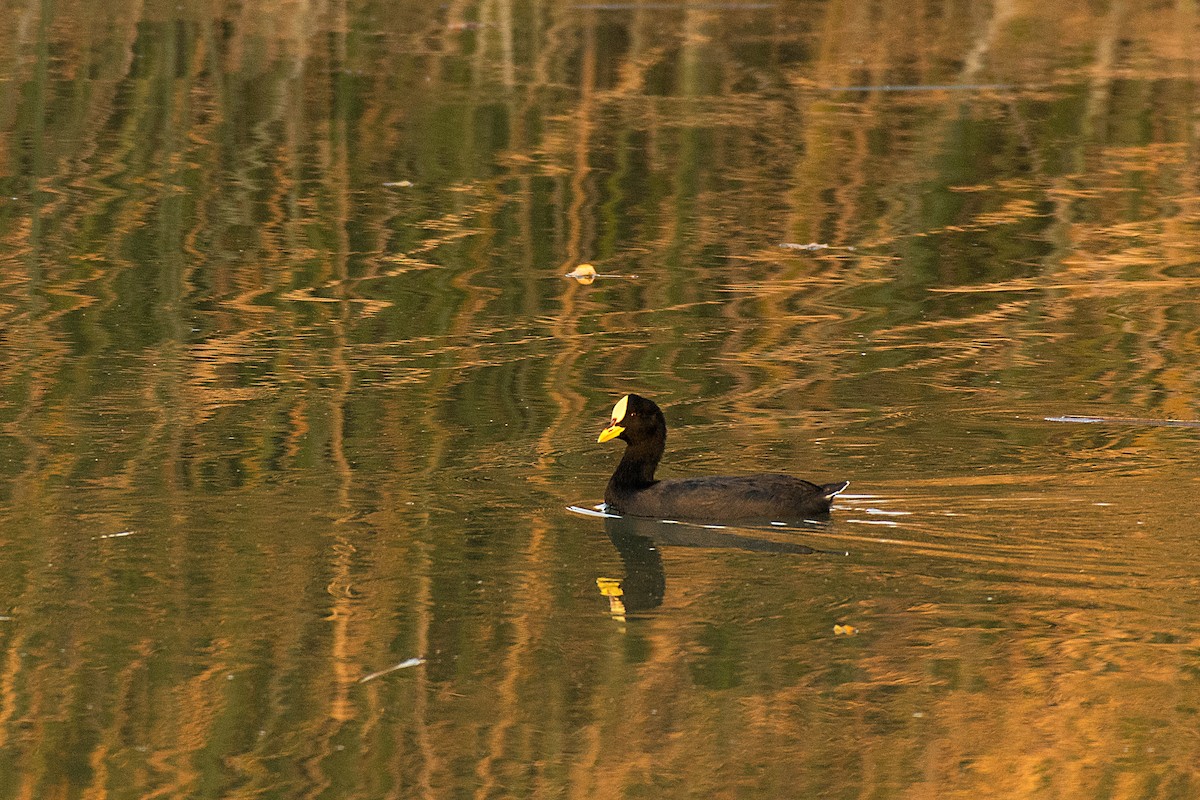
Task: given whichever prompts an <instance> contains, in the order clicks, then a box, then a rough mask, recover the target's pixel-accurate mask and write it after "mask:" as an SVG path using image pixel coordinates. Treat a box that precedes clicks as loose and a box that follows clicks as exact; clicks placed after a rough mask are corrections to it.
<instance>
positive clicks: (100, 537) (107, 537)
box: [92, 531, 133, 541]
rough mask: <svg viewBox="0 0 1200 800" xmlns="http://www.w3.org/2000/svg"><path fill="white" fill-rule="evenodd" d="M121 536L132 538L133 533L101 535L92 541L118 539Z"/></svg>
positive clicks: (122, 532) (94, 537)
mask: <svg viewBox="0 0 1200 800" xmlns="http://www.w3.org/2000/svg"><path fill="white" fill-rule="evenodd" d="M122 536H133V531H120V532H119V533H102V534H100V535H99V536H93V537H92V540H93V541H95V540H97V539H119V538H121V537H122Z"/></svg>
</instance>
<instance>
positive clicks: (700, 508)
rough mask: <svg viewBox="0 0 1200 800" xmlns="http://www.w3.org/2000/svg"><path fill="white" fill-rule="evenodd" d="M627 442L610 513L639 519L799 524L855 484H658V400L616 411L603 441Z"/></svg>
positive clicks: (757, 478) (768, 480)
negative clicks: (617, 440) (656, 473)
mask: <svg viewBox="0 0 1200 800" xmlns="http://www.w3.org/2000/svg"><path fill="white" fill-rule="evenodd" d="M611 439H624V440H625V442H626V446H625V455H624V456H623V457H622V458H621V463H620V464H618V465H617V469H616V471H615V472H614V473H613V475H612V477H611V478H609V480H608V487H607V488H606V489H605V490H604V503H605V506H606V508H607V509H608V510H609V511H612V512H615V513H618V514H626V515H632V516H636V517H658V518H659V519H691V520H712V521H719V520H727V521H728V520H766V521H778V522H794V521H799V520H801V519H803V518H805V517H812V516H816V515H820V514H827V513H829V507H830V505H831V504H832V503H833V498H834V497H836V496H837V495H838V494H840V493H841V492H843V491H844V490H845V489H846V487H847V486H849V485H850V481H841V482H839V483H826V484H823V485H818V484H815V483H809V482H808V481H804V480H800V479H799V478H793V477H792V476H791V475H781V474H778V473H760V474H757V475H739V476H732V475H710V476H706V477H703V478H676V479H671V480H663V481H656V480H655V479H654V470H655V468H656V467H657V466H658V461H659V459H661V458H662V454H663V450H665V449H666V445H667V421H666V419H665V418H664V417H663V413H662V410H661V409H659V407H658V406H657V405H655V403H654V401H652V400H647V399H646V398H644V397H640V396H638V395H636V394H627V395H625V396H624V397H622V398H621V399H620V400H618V401H617V404H616V405H615V406H613V413H612V424H611V425H609V426H608V427H607V428H605V429H604V432H603V433H601V434H600V438H599V439H598V440H597V441H599V442H607V441H609V440H611Z"/></svg>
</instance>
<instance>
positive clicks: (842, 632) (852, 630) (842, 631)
mask: <svg viewBox="0 0 1200 800" xmlns="http://www.w3.org/2000/svg"><path fill="white" fill-rule="evenodd" d="M856 633H858V628H856V627H854V626H853V625H842V624H841V623H838V624H837V625H834V626H833V635H834V636H853V635H854V634H856Z"/></svg>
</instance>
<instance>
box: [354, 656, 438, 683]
mask: <svg viewBox="0 0 1200 800" xmlns="http://www.w3.org/2000/svg"><path fill="white" fill-rule="evenodd" d="M424 663H425V659H423V658H409V659H406V660H404V661H401V662H400V663H399V664H396V665H395V666H391V667H388V668H387V669H381V670H379V672H372V673H371V674H370V675H365V676H363V677H361V678H359V679H358V682H359V683H366V682H367V681H373V680H375V679H376V678H379V677H382V676H384V675H387V674H388V673H389V672H395V671H396V670H398V669H408V668H409V667H419V666H420V665H422V664H424Z"/></svg>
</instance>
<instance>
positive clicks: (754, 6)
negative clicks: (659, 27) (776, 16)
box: [571, 3, 775, 11]
mask: <svg viewBox="0 0 1200 800" xmlns="http://www.w3.org/2000/svg"><path fill="white" fill-rule="evenodd" d="M774 7H775V4H774V3H577V4H575V5H573V6H571V8H573V9H575V10H576V11H764V10H766V9H769V8H774Z"/></svg>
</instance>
